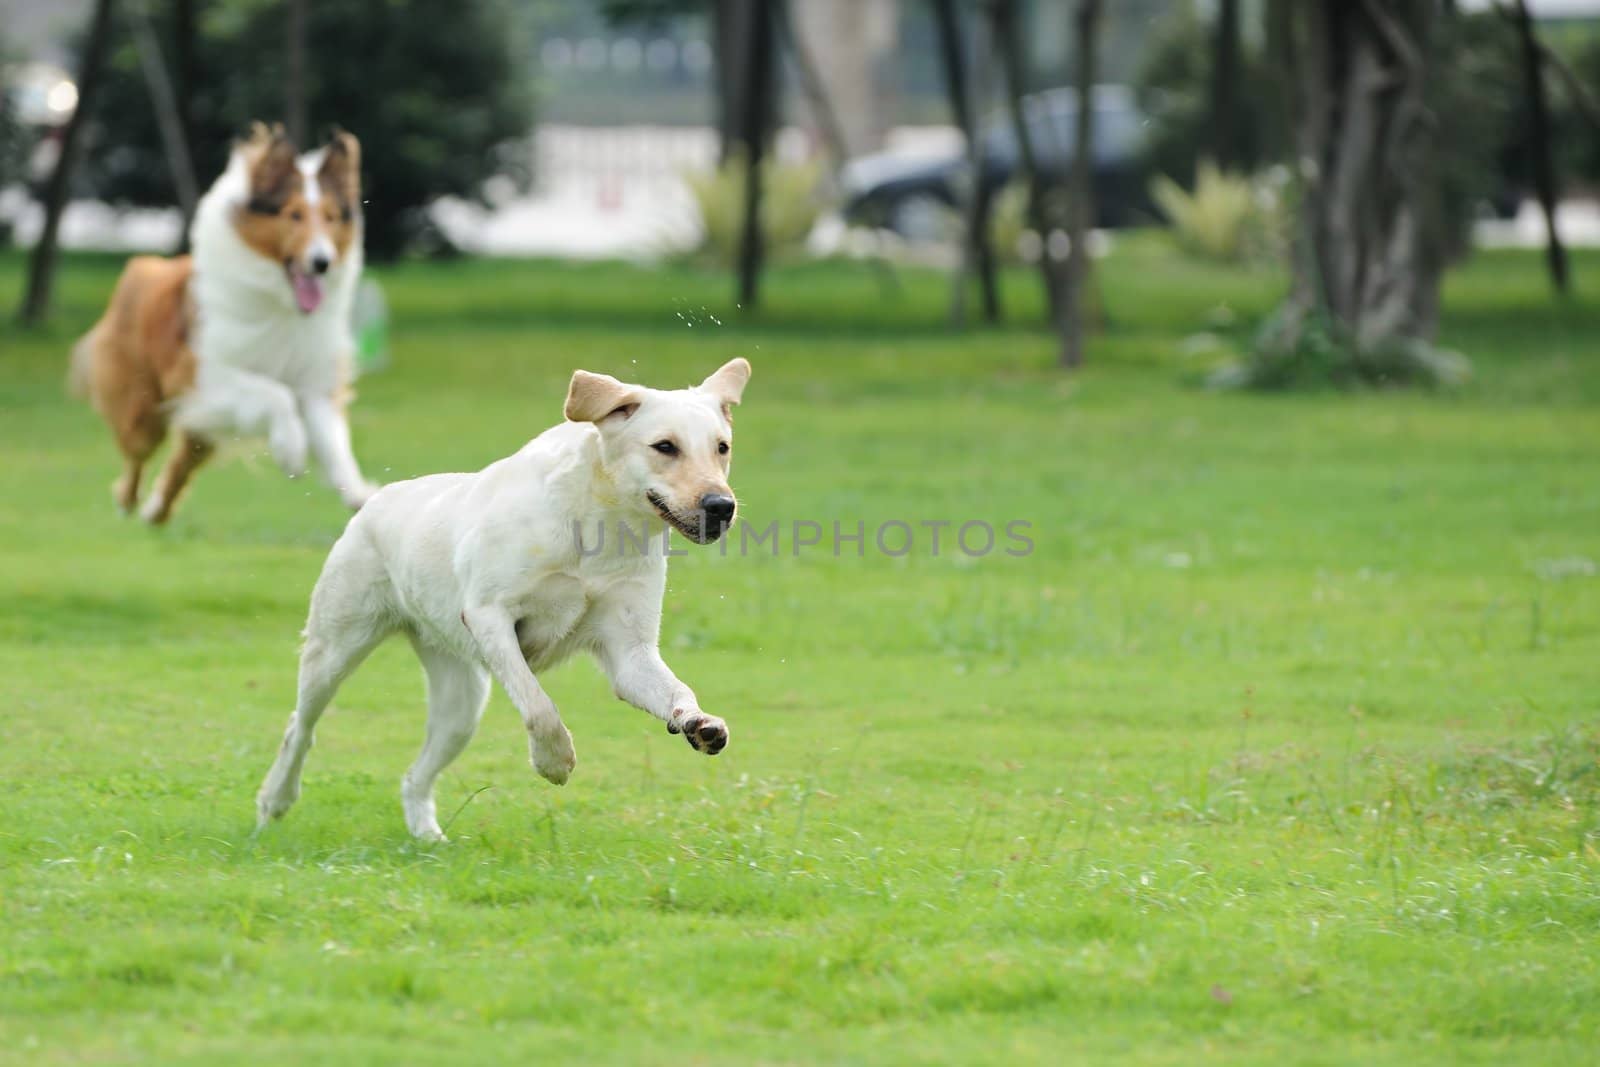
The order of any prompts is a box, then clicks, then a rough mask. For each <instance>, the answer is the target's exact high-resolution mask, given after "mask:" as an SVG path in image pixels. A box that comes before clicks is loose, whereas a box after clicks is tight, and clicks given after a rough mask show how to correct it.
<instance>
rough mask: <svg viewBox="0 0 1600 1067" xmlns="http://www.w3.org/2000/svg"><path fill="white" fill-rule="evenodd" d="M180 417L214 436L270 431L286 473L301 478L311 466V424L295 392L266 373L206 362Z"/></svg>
mask: <svg viewBox="0 0 1600 1067" xmlns="http://www.w3.org/2000/svg"><path fill="white" fill-rule="evenodd" d="M175 421H176V422H177V424H178V425H179V426H180V427H182V428H183V429H185V430H188V431H190V432H191V433H193V434H194V435H195V436H196V437H201V438H204V439H206V440H210V441H216V440H221V439H226V438H228V437H233V436H244V437H255V436H260V435H263V434H264V435H265V436H266V438H267V445H268V447H269V448H271V450H272V458H273V459H274V460H276V461H277V463H278V466H279V467H281V468H283V473H285V474H287V475H288V476H289V477H291V478H297V477H299V476H300V475H302V474H304V473H305V471H306V447H307V445H306V429H305V425H304V424H303V423H302V422H301V421H300V409H299V407H298V406H297V405H296V404H295V400H294V393H292V392H290V391H289V389H288V387H287V386H285V385H283V384H282V383H281V382H276V381H274V380H272V379H271V378H268V377H265V376H264V375H260V374H252V373H250V372H249V371H243V370H238V369H237V368H234V367H226V366H218V365H216V364H202V365H201V368H200V376H199V380H198V381H197V382H196V383H195V388H194V391H193V392H191V393H190V394H189V395H188V396H186V397H184V399H183V401H182V403H181V405H180V406H179V408H178V414H177V418H176V420H175Z"/></svg>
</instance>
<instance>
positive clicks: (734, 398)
mask: <svg viewBox="0 0 1600 1067" xmlns="http://www.w3.org/2000/svg"><path fill="white" fill-rule="evenodd" d="M749 381H750V361H749V360H747V359H745V358H744V357H743V356H740V357H739V358H738V359H730V360H729V361H728V362H726V363H724V364H723V365H722V366H721V367H718V368H717V372H716V373H715V374H713V375H712V376H711V377H709V378H707V379H706V380H705V381H703V382H701V383H700V385H699V389H700V391H701V392H702V393H708V394H710V395H711V396H713V397H715V398H716V400H717V402H718V403H719V404H721V405H722V413H723V414H724V415H726V416H728V417H729V418H730V419H731V418H732V417H733V414H732V412H731V411H730V410H729V409H730V408H732V407H733V405H735V404H737V403H738V402H739V398H740V397H742V396H744V387H745V385H746V384H747V383H748V382H749Z"/></svg>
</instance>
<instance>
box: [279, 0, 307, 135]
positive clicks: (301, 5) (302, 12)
mask: <svg viewBox="0 0 1600 1067" xmlns="http://www.w3.org/2000/svg"><path fill="white" fill-rule="evenodd" d="M287 31H288V36H287V40H286V42H285V51H286V54H287V57H288V63H287V64H286V67H287V70H288V75H287V77H286V78H285V79H284V87H283V90H284V92H283V112H284V114H283V121H284V125H285V126H286V127H287V129H288V131H289V140H290V141H292V142H293V143H294V144H295V145H297V146H301V147H303V146H304V145H305V143H306V0H289V19H288V27H287Z"/></svg>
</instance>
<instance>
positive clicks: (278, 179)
mask: <svg viewBox="0 0 1600 1067" xmlns="http://www.w3.org/2000/svg"><path fill="white" fill-rule="evenodd" d="M243 150H244V152H245V155H246V159H247V160H248V162H249V165H250V201H249V204H248V207H249V209H250V210H251V211H255V212H260V213H262V214H267V215H275V214H277V213H278V209H279V208H281V207H283V204H284V201H286V200H288V199H289V196H290V194H292V193H293V192H294V185H295V181H296V179H297V178H298V177H299V168H298V167H297V165H296V163H295V151H294V142H293V141H291V140H289V135H288V134H286V133H284V132H283V126H282V125H281V124H278V123H274V124H273V125H271V126H266V125H263V124H262V123H259V122H258V123H256V124H255V125H254V126H252V127H251V128H250V139H249V140H248V141H246V142H245V143H244V146H243Z"/></svg>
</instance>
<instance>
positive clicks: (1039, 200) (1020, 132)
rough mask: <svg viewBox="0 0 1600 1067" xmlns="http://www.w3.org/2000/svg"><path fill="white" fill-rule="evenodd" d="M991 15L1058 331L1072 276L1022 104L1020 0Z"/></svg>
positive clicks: (1002, 1) (996, 1) (1000, 4)
mask: <svg viewBox="0 0 1600 1067" xmlns="http://www.w3.org/2000/svg"><path fill="white" fill-rule="evenodd" d="M990 14H991V17H992V20H993V23H994V37H995V42H996V44H997V45H998V48H999V55H1000V66H1001V68H1002V70H1003V72H1004V75H1005V85H1006V103H1007V110H1008V111H1009V112H1010V117H1011V129H1012V133H1013V135H1014V136H1015V137H1016V140H1017V161H1018V163H1019V164H1020V170H1021V172H1022V176H1023V177H1024V178H1025V179H1026V181H1027V183H1028V224H1029V225H1030V226H1032V227H1033V230H1034V232H1035V233H1037V234H1038V235H1039V276H1040V279H1041V280H1042V281H1043V283H1044V293H1045V303H1046V306H1047V307H1048V309H1049V316H1050V324H1051V326H1053V327H1054V328H1055V329H1056V331H1057V333H1061V334H1064V333H1065V330H1066V318H1065V317H1066V315H1067V314H1068V310H1067V305H1066V293H1067V280H1066V266H1065V264H1064V263H1063V262H1062V261H1061V260H1059V259H1057V258H1056V257H1055V256H1053V255H1051V253H1050V235H1051V234H1052V233H1054V232H1056V231H1058V230H1064V229H1065V228H1066V227H1065V226H1064V225H1061V224H1060V221H1061V220H1060V218H1059V212H1058V211H1057V208H1058V206H1059V201H1060V199H1061V198H1060V197H1059V196H1055V195H1052V194H1053V193H1055V192H1056V191H1057V190H1052V189H1051V188H1050V184H1049V181H1048V179H1047V178H1046V176H1045V174H1044V173H1043V172H1042V171H1041V170H1040V168H1039V161H1038V156H1037V154H1036V153H1035V152H1034V147H1033V132H1032V130H1031V129H1030V128H1029V126H1028V120H1027V116H1026V114H1025V113H1024V109H1023V97H1024V95H1025V94H1026V92H1027V89H1026V87H1025V84H1024V82H1025V78H1026V59H1025V57H1024V52H1023V44H1022V27H1021V24H1020V18H1019V14H1020V13H1019V11H1018V4H1017V2H1016V0H993V3H992V5H991V7H990Z"/></svg>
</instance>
